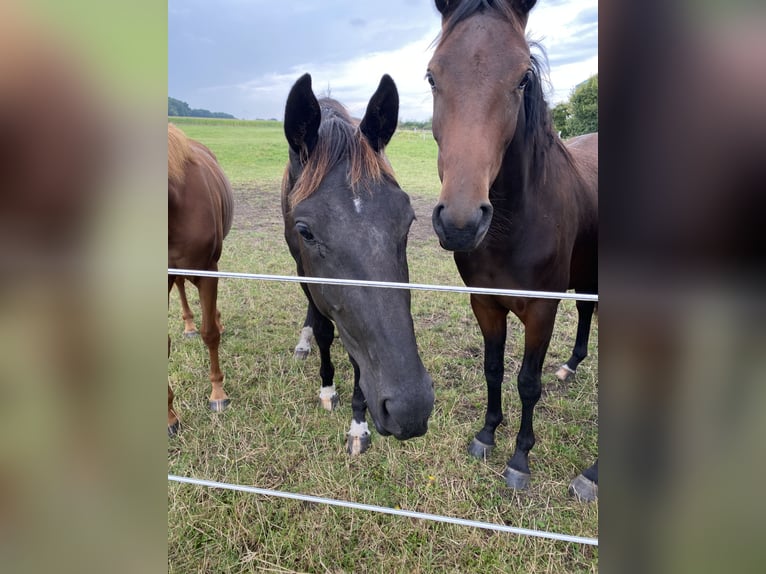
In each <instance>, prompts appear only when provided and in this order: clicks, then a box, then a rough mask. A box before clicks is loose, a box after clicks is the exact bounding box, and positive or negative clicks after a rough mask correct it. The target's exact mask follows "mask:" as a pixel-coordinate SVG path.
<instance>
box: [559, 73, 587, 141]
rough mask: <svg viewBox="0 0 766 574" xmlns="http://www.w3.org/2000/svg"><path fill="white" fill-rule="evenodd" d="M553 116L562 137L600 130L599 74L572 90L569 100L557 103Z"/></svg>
mask: <svg viewBox="0 0 766 574" xmlns="http://www.w3.org/2000/svg"><path fill="white" fill-rule="evenodd" d="M551 117H552V119H553V126H554V129H555V130H556V131H557V132H559V135H560V136H561V137H562V138H569V137H573V136H579V135H581V134H587V133H590V132H596V131H598V74H596V75H595V76H591V77H590V78H588V79H587V80H585V81H584V82H583V83H581V84H580V85H579V86H577V87H576V88H575V89H574V90H572V93H571V94H570V96H569V101H567V102H561V103H559V104H556V105H555V106H554V107H553V109H552V110H551Z"/></svg>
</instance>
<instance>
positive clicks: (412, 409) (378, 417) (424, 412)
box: [370, 375, 434, 440]
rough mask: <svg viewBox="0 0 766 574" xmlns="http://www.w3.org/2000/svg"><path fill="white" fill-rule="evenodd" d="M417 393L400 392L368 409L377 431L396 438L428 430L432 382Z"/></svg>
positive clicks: (420, 434) (414, 435) (431, 401)
mask: <svg viewBox="0 0 766 574" xmlns="http://www.w3.org/2000/svg"><path fill="white" fill-rule="evenodd" d="M426 376H427V377H428V381H427V383H428V385H427V386H425V387H423V390H422V391H421V392H419V393H402V394H400V395H397V396H395V397H391V398H386V399H383V400H381V401H380V402H379V404H378V408H377V409H374V410H373V409H370V414H372V415H373V416H372V419H373V422H374V423H375V428H376V429H377V431H378V433H380V434H381V435H383V436H388V435H393V436H394V437H395V438H396V439H398V440H407V439H411V438H416V437H419V436H423V435H424V434H426V432H427V431H428V419H429V418H430V416H431V412H432V411H433V407H434V391H433V382H432V381H431V379H430V376H428V375H426Z"/></svg>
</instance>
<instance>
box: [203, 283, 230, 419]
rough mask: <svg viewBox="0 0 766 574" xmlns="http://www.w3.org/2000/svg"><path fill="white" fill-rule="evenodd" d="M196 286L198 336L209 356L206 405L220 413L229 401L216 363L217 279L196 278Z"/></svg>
mask: <svg viewBox="0 0 766 574" xmlns="http://www.w3.org/2000/svg"><path fill="white" fill-rule="evenodd" d="M195 279H196V285H197V289H198V290H199V298H200V303H201V304H202V325H201V326H200V334H201V335H202V340H203V341H204V343H205V346H206V347H207V349H208V352H209V354H210V384H211V386H212V390H211V392H210V399H209V401H208V404H209V406H210V410H211V411H214V412H221V411H223V410H225V409H226V407H228V406H229V403H230V402H231V400H230V399H229V397H228V396H227V395H226V391H224V390H223V372H221V365H220V364H219V362H218V345H219V344H220V342H221V331H220V330H219V328H218V324H217V322H216V317H217V299H218V278H217V277H196V278H195Z"/></svg>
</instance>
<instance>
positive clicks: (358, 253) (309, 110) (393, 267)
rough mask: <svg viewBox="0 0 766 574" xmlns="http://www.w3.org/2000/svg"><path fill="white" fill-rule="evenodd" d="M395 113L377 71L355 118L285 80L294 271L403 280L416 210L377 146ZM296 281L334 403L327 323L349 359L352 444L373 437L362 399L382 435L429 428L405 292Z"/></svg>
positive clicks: (327, 395) (390, 87)
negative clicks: (364, 105)
mask: <svg viewBox="0 0 766 574" xmlns="http://www.w3.org/2000/svg"><path fill="white" fill-rule="evenodd" d="M398 113H399V94H398V92H397V90H396V85H395V84H394V81H393V80H392V79H391V78H390V77H389V76H383V78H382V79H381V81H380V85H379V86H378V89H377V90H376V92H375V94H374V95H373V96H372V98H371V100H370V102H369V104H368V106H367V111H366V113H365V116H364V118H363V119H362V120H361V122H359V121H357V120H353V119H352V118H351V117H350V116H349V114H348V112H347V111H346V109H345V108H344V107H343V106H342V105H341V104H339V103H338V102H337V101H335V100H332V99H329V98H322V99H319V100H317V98H316V96H315V95H314V93H313V91H312V88H311V76H310V75H308V74H305V75H303V76H302V77H301V78H299V79H298V81H297V82H296V83H295V85H294V86H293V87H292V89H291V90H290V94H289V96H288V98H287V104H286V106H285V124H284V129H285V136H286V138H287V141H288V143H289V162H288V165H287V169H286V170H285V176H284V180H283V184H282V212H283V215H284V222H285V240H286V241H287V244H288V246H289V248H290V253H291V254H292V256H293V258H294V259H295V262H296V264H297V268H298V274H299V275H301V276H311V277H331V278H343V279H365V280H378V281H395V282H408V280H409V271H408V267H407V256H406V251H407V235H408V233H409V230H410V226H411V225H412V222H413V220H414V219H415V212H414V211H413V209H412V206H411V205H410V199H409V197H408V196H407V194H406V193H404V191H402V190H401V188H400V187H399V185H398V184H397V183H396V180H395V178H394V174H393V171H392V169H391V166H390V164H389V163H388V160H387V159H386V157H385V155H384V148H385V146H386V145H387V144H388V142H389V141H390V139H391V137H392V136H393V134H394V131H395V130H396V125H397V122H398ZM301 286H302V288H303V291H304V293H305V294H306V297H307V298H308V302H309V312H308V315H307V323H310V324H311V325H310V326H311V327H313V333H314V337H315V339H316V343H317V347H319V354H320V372H319V374H320V377H321V380H322V387H321V390H320V393H319V399H320V402H321V404H322V405H323V406H324V407H325V408H327V409H328V410H332V409H333V407H334V406H335V405H336V404H337V402H338V394H337V392H336V390H335V384H334V381H333V376H334V370H335V369H334V367H333V364H332V361H331V359H330V345H331V344H332V342H333V336H334V330H335V329H334V326H333V323H335V325H337V327H338V331H339V332H340V338H341V341H342V342H343V346H344V347H345V348H346V351H347V352H348V355H349V359H350V360H351V363H352V365H353V368H354V394H353V398H352V399H351V407H352V411H353V418H352V421H351V428H350V430H349V432H348V438H347V451H348V453H349V454H352V455H355V454H360V453H362V452H364V451H365V450H366V449H367V448H368V447H369V444H370V432H369V429H368V427H367V422H366V411H367V409H369V411H370V414H371V415H372V419H373V422H374V424H375V427H376V428H377V430H378V432H379V433H380V434H382V435H391V434H392V435H394V436H395V437H396V438H397V439H399V440H405V439H408V438H412V437H417V436H421V435H423V434H425V432H426V430H427V429H428V418H429V417H430V415H431V411H432V409H433V405H434V391H433V382H432V381H431V377H430V376H429V374H428V372H427V371H426V369H425V367H424V366H423V362H422V361H421V359H420V355H419V354H418V348H417V343H416V341H415V332H414V326H413V321H412V315H411V314H410V292H409V290H406V289H376V288H372V287H356V286H337V285H316V284H310V285H309V284H301Z"/></svg>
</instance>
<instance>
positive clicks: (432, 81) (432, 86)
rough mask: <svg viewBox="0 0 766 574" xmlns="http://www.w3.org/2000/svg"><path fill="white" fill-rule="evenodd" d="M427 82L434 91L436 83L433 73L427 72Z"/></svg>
mask: <svg viewBox="0 0 766 574" xmlns="http://www.w3.org/2000/svg"><path fill="white" fill-rule="evenodd" d="M426 80H428V83H429V85H430V86H431V89H432V90H433V89H434V88H435V87H436V82H435V81H434V76H433V74H432V73H431V72H426Z"/></svg>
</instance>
